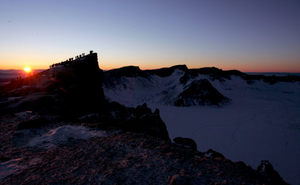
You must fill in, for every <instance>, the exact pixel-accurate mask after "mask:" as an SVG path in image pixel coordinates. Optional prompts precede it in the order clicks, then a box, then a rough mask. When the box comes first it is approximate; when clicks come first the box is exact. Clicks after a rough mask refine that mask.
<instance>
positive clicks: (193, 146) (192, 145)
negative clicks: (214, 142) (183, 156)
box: [173, 137, 197, 151]
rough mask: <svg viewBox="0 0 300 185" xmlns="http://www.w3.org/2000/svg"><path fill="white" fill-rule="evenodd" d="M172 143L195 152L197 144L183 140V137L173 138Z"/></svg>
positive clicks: (186, 139)
mask: <svg viewBox="0 0 300 185" xmlns="http://www.w3.org/2000/svg"><path fill="white" fill-rule="evenodd" d="M173 141H174V142H175V144H178V145H180V146H183V147H187V148H190V149H192V150H195V151H197V144H196V142H195V141H194V140H193V139H190V138H183V137H175V138H174V139H173Z"/></svg>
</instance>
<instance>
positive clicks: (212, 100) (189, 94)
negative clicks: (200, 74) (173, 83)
mask: <svg viewBox="0 0 300 185" xmlns="http://www.w3.org/2000/svg"><path fill="white" fill-rule="evenodd" d="M228 101H229V99H228V98H226V97H225V96H223V95H222V94H221V93H220V92H219V91H218V90H217V89H215V88H214V87H213V86H212V85H211V83H210V82H209V81H208V80H207V79H202V80H197V81H193V82H192V83H191V84H190V85H188V87H187V88H186V89H185V90H184V91H183V92H182V93H180V94H179V96H178V97H177V99H176V100H175V103H174V104H175V105H176V106H193V105H218V106H219V105H221V104H223V103H226V102H228Z"/></svg>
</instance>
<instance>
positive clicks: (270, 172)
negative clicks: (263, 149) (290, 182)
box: [257, 160, 287, 184]
mask: <svg viewBox="0 0 300 185" xmlns="http://www.w3.org/2000/svg"><path fill="white" fill-rule="evenodd" d="M257 172H258V173H259V174H261V175H262V176H263V177H265V179H266V181H267V183H268V184H287V183H286V182H284V180H283V179H282V178H281V177H280V175H279V173H278V172H277V171H276V170H275V169H274V168H273V166H272V164H271V163H270V162H269V161H267V160H263V161H261V163H260V165H259V166H258V167H257Z"/></svg>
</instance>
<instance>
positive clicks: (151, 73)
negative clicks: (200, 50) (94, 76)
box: [103, 65, 300, 106]
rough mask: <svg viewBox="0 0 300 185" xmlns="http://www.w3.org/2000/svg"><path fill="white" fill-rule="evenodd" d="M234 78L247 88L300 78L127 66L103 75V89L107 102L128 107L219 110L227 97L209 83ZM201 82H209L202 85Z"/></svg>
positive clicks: (227, 71)
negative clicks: (159, 105) (148, 105)
mask: <svg viewBox="0 0 300 185" xmlns="http://www.w3.org/2000/svg"><path fill="white" fill-rule="evenodd" d="M233 77H237V78H241V79H242V80H244V81H245V83H247V84H249V85H251V84H253V83H255V82H258V81H263V82H265V83H267V84H270V85H273V84H275V83H279V82H291V83H293V82H300V76H296V75H288V76H264V75H258V74H255V75H249V74H247V73H243V72H241V71H238V70H222V69H218V68H216V67H204V68H199V69H188V67H187V66H186V65H176V66H172V67H169V68H160V69H153V70H141V69H140V68H139V67H138V66H126V67H122V68H119V69H113V70H108V71H104V83H103V87H104V92H105V94H106V97H107V98H109V99H111V100H118V101H119V102H124V104H127V103H130V101H129V99H131V101H132V102H135V103H133V104H134V105H137V104H142V103H149V102H160V103H163V104H168V105H175V106H197V105H215V106H222V105H224V104H226V103H229V102H230V97H226V96H224V95H222V94H221V93H220V92H219V91H218V90H217V89H216V88H214V87H213V85H212V84H211V83H210V81H215V80H217V81H220V82H224V81H226V80H230V79H231V78H233ZM204 79H209V80H210V81H203V80H204ZM199 80H200V81H199ZM204 84H205V85H204ZM200 86H201V87H200ZM187 92H188V93H187ZM124 100H125V101H124ZM126 100H128V101H127V102H126Z"/></svg>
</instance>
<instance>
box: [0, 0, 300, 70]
mask: <svg viewBox="0 0 300 185" xmlns="http://www.w3.org/2000/svg"><path fill="white" fill-rule="evenodd" d="M89 50H93V51H95V52H97V53H98V59H99V66H100V68H102V69H105V70H107V69H112V68H117V67H122V66H127V65H136V66H140V68H142V69H153V68H159V67H168V66H172V65H177V64H186V65H187V66H188V67H189V68H199V67H211V66H215V67H218V68H222V69H238V70H241V71H244V72H300V1H297V0H81V1H78V0H70V1H67V0H48V1H46V0H26V1H24V0H0V69H21V68H23V67H24V66H32V67H33V68H48V66H49V65H51V64H53V63H56V62H60V61H63V60H65V59H68V58H70V57H75V56H76V55H78V54H81V53H88V52H89Z"/></svg>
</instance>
